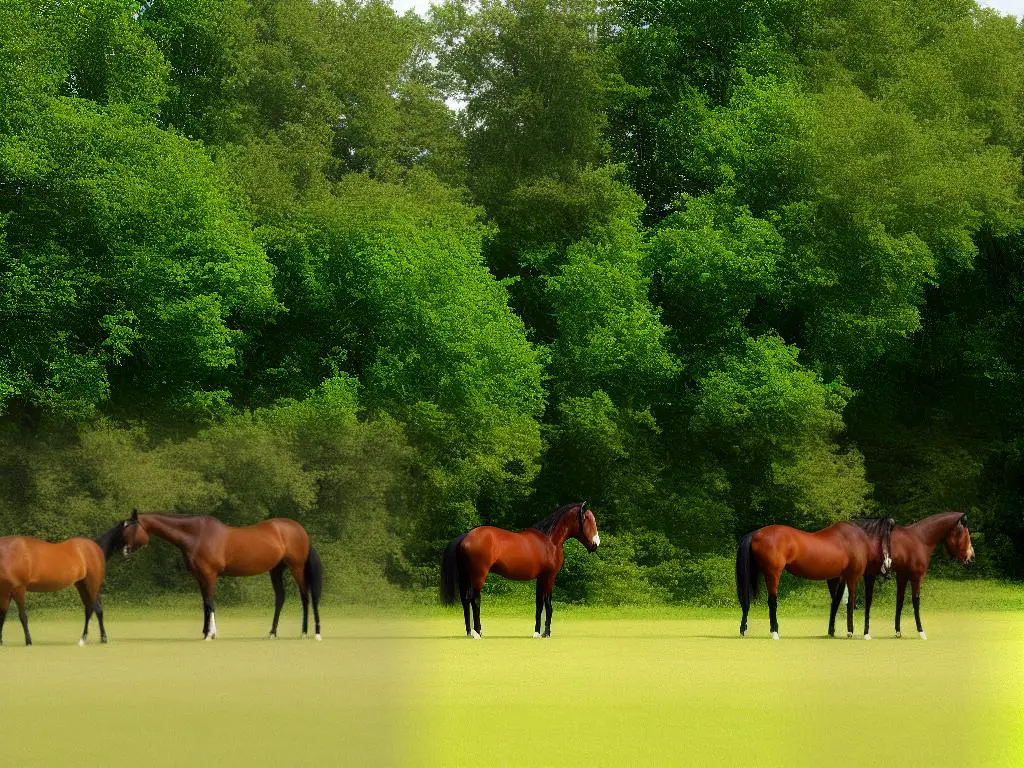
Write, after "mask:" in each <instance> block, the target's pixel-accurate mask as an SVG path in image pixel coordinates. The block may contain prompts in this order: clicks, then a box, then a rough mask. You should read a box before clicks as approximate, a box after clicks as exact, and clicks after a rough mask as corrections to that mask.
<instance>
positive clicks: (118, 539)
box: [93, 520, 124, 560]
mask: <svg viewBox="0 0 1024 768" xmlns="http://www.w3.org/2000/svg"><path fill="white" fill-rule="evenodd" d="M93 541H95V542H96V543H97V544H99V545H100V549H102V550H103V556H104V557H105V558H106V559H107V560H109V559H110V556H111V555H112V554H114V553H115V552H116V551H117V550H119V549H120V548H121V547H123V546H124V521H123V520H119V521H118V522H117V524H116V525H115V526H114V527H113V528H111V529H110V530H109V531H106V532H105V533H101V534H100V535H99V536H97V537H96V538H95V539H93Z"/></svg>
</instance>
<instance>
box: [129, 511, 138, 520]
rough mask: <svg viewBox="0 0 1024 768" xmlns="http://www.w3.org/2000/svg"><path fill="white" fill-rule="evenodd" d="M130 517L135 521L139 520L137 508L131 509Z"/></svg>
mask: <svg viewBox="0 0 1024 768" xmlns="http://www.w3.org/2000/svg"><path fill="white" fill-rule="evenodd" d="M131 519H132V520H134V521H135V522H138V521H139V510H137V509H132V516H131Z"/></svg>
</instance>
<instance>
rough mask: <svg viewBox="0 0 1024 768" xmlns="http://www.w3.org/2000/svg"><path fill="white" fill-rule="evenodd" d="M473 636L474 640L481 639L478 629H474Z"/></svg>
mask: <svg viewBox="0 0 1024 768" xmlns="http://www.w3.org/2000/svg"><path fill="white" fill-rule="evenodd" d="M472 637H473V639H474V640H479V639H480V633H479V632H477V631H476V630H475V629H474V630H473V635H472Z"/></svg>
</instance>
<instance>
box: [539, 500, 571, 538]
mask: <svg viewBox="0 0 1024 768" xmlns="http://www.w3.org/2000/svg"><path fill="white" fill-rule="evenodd" d="M582 503H583V502H580V501H573V502H570V503H569V504H563V505H562V506H560V507H559V508H558V509H556V510H555V511H554V512H552V513H551V514H550V515H548V516H547V517H545V518H544V519H543V520H538V521H537V522H536V523H534V524H533V525H531V526H530V528H532V529H533V530H535V531H540V532H541V533H543V534H545V535H547V534H549V533H551V531H553V530H554V528H555V526H556V525H558V521H559V520H561V519H562V518H563V517H565V513H566V512H568V511H569V510H570V509H572V508H573V507H578V506H579V505H580V504H582Z"/></svg>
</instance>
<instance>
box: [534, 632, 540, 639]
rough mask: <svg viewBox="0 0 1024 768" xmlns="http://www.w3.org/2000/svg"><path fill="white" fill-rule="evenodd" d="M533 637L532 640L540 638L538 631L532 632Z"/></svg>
mask: <svg viewBox="0 0 1024 768" xmlns="http://www.w3.org/2000/svg"><path fill="white" fill-rule="evenodd" d="M533 639H534V640H540V632H534V633H533Z"/></svg>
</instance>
